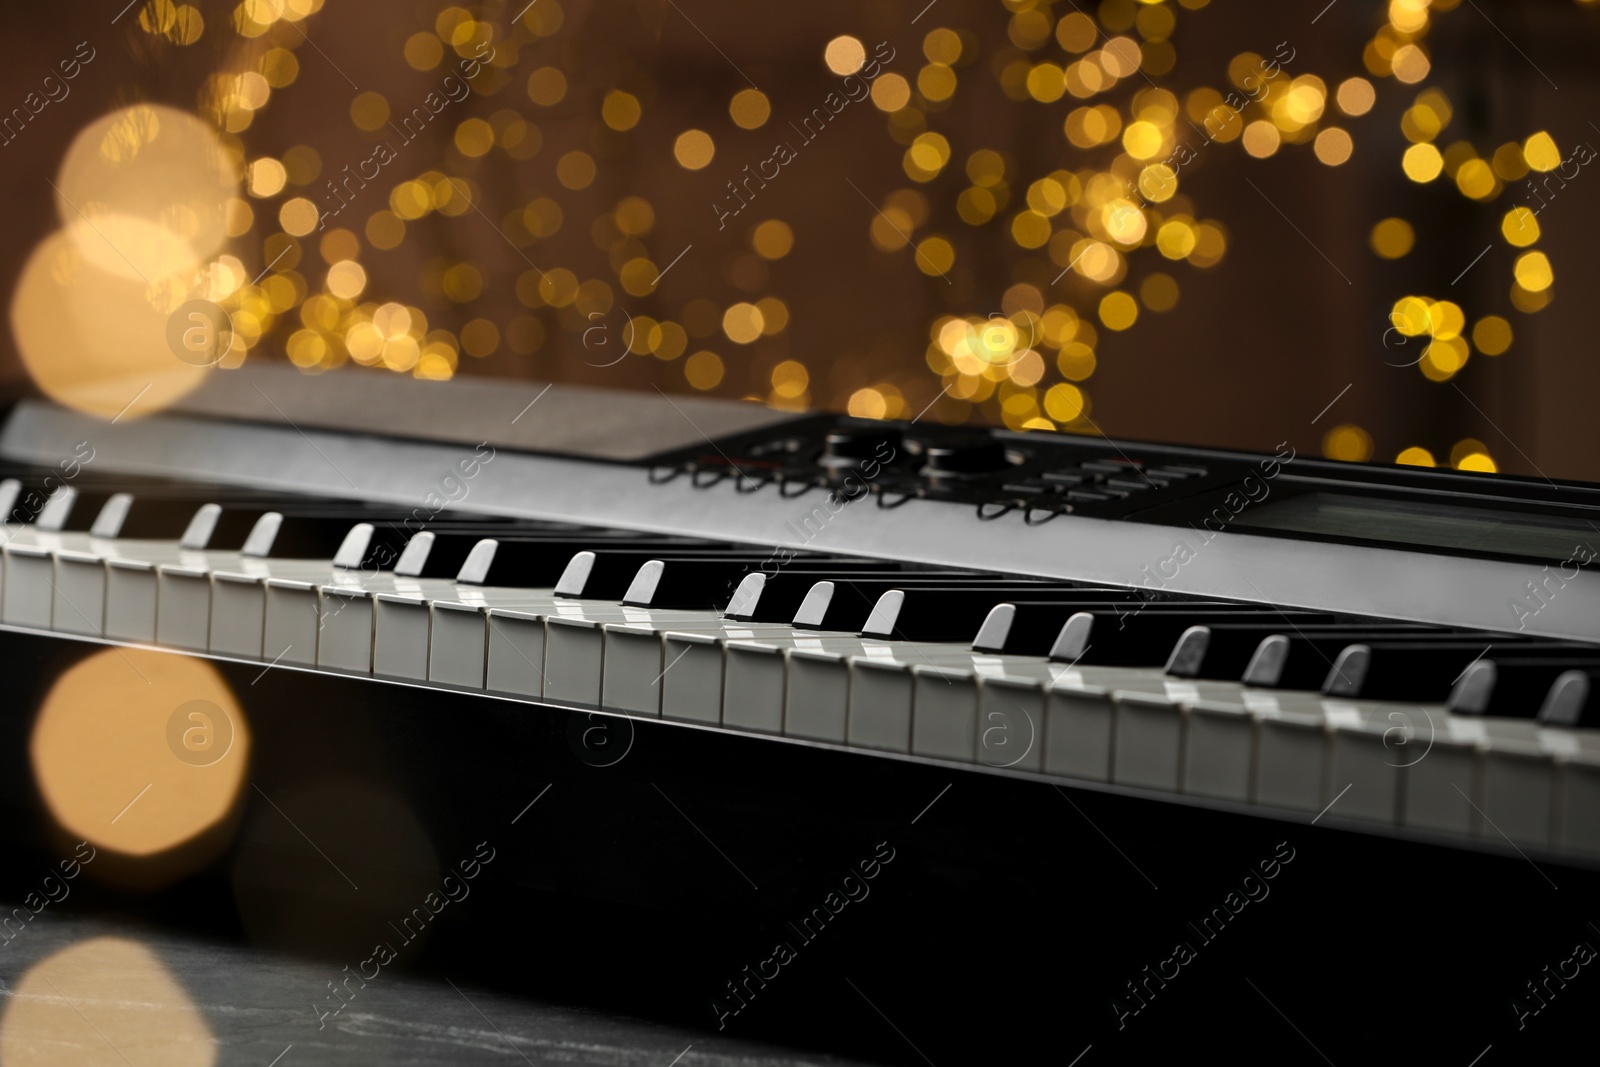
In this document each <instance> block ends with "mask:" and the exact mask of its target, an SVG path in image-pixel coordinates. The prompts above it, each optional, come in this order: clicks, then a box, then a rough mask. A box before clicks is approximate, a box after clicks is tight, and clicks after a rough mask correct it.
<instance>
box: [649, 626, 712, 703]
mask: <svg viewBox="0 0 1600 1067" xmlns="http://www.w3.org/2000/svg"><path fill="white" fill-rule="evenodd" d="M662 643H663V646H664V650H663V652H662V656H663V658H664V659H665V660H666V662H668V663H670V664H672V665H673V666H672V669H671V670H670V671H667V672H666V674H664V675H663V676H662V678H661V717H662V718H663V719H679V720H681V721H684V722H703V723H711V724H717V723H720V722H722V690H723V658H724V655H725V653H724V651H723V645H722V642H721V641H720V640H719V639H718V637H717V635H715V634H707V633H691V632H688V631H676V630H675V631H669V632H667V633H665V634H663V635H662Z"/></svg>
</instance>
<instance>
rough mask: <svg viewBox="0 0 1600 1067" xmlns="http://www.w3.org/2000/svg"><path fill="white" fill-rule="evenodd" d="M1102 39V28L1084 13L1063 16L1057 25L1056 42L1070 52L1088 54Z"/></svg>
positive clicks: (1077, 12)
mask: <svg viewBox="0 0 1600 1067" xmlns="http://www.w3.org/2000/svg"><path fill="white" fill-rule="evenodd" d="M1099 39H1100V27H1099V26H1096V25H1095V22H1094V19H1092V18H1090V17H1089V16H1088V15H1086V14H1084V13H1083V12H1082V11H1073V12H1071V13H1070V14H1067V15H1063V16H1062V18H1061V21H1060V22H1058V23H1056V40H1057V41H1058V42H1059V43H1060V44H1061V47H1062V48H1065V49H1066V50H1067V51H1068V52H1087V51H1088V50H1089V49H1091V48H1093V47H1094V43H1095V42H1096V41H1098V40H1099Z"/></svg>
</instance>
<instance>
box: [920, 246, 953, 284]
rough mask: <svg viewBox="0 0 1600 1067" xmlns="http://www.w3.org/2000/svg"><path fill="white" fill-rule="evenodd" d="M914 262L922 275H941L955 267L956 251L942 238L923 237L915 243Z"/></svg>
mask: <svg viewBox="0 0 1600 1067" xmlns="http://www.w3.org/2000/svg"><path fill="white" fill-rule="evenodd" d="M916 261H917V269H918V270H920V271H922V273H924V274H930V275H931V274H943V273H945V272H946V271H948V270H949V269H950V268H951V267H953V266H954V265H955V262H956V250H955V247H954V246H953V245H951V244H950V242H949V241H947V240H945V239H944V238H943V237H925V238H923V239H922V240H921V241H919V242H918V243H917V255H916Z"/></svg>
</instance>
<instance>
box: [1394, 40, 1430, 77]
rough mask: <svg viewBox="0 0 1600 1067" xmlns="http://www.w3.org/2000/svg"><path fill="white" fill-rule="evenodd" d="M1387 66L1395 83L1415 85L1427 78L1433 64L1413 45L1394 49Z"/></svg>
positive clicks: (1404, 45) (1425, 54)
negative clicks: (1391, 71) (1392, 74)
mask: <svg viewBox="0 0 1600 1067" xmlns="http://www.w3.org/2000/svg"><path fill="white" fill-rule="evenodd" d="M1389 66H1390V68H1391V69H1392V70H1393V71H1394V76H1395V80H1396V81H1402V82H1405V83H1406V84H1407V85H1415V84H1416V83H1417V82H1419V81H1421V80H1422V79H1423V78H1426V77H1427V76H1428V71H1429V70H1431V69H1432V68H1433V64H1432V63H1430V62H1429V61H1428V56H1427V53H1425V52H1423V50H1422V49H1420V48H1418V47H1417V46H1416V45H1414V44H1403V45H1401V46H1400V47H1399V48H1397V49H1395V52H1394V55H1393V56H1391V57H1390V58H1389Z"/></svg>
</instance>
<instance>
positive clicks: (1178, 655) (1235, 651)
mask: <svg viewBox="0 0 1600 1067" xmlns="http://www.w3.org/2000/svg"><path fill="white" fill-rule="evenodd" d="M1286 629H1287V627H1286V626H1285V624H1284V621H1283V619H1282V618H1281V617H1279V618H1278V619H1276V620H1275V621H1274V620H1266V621H1255V622H1220V623H1210V624H1206V625H1196V626H1192V627H1190V628H1189V629H1187V630H1185V631H1184V632H1183V634H1182V635H1181V636H1179V638H1178V642H1177V644H1175V645H1174V646H1173V648H1172V655H1171V656H1169V657H1168V659H1167V666H1166V672H1167V673H1168V674H1170V675H1172V676H1173V677H1175V678H1209V679H1220V680H1225V681H1238V680H1239V679H1240V678H1242V677H1243V676H1244V672H1245V668H1246V667H1248V666H1249V664H1250V660H1251V659H1252V658H1253V657H1254V656H1255V653H1256V649H1257V648H1258V647H1260V645H1261V642H1262V641H1263V640H1265V639H1266V638H1268V637H1271V636H1272V635H1273V634H1277V633H1282V632H1284V631H1285V630H1286ZM1446 632H1448V631H1445V630H1442V629H1441V628H1440V627H1437V626H1428V625H1426V624H1424V623H1400V622H1397V623H1381V622H1379V623H1349V624H1343V625H1336V626H1302V627H1300V629H1299V631H1298V633H1299V635H1300V636H1302V637H1316V638H1325V639H1326V640H1328V641H1330V642H1335V641H1339V640H1345V641H1349V642H1355V641H1361V640H1365V639H1367V638H1369V637H1408V636H1421V635H1427V634H1440V633H1446ZM1328 666H1330V667H1331V666H1332V663H1331V662H1330V663H1329V664H1328Z"/></svg>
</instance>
